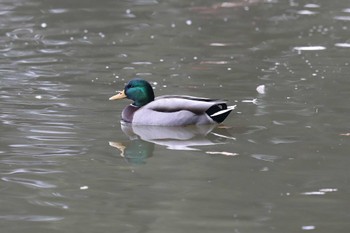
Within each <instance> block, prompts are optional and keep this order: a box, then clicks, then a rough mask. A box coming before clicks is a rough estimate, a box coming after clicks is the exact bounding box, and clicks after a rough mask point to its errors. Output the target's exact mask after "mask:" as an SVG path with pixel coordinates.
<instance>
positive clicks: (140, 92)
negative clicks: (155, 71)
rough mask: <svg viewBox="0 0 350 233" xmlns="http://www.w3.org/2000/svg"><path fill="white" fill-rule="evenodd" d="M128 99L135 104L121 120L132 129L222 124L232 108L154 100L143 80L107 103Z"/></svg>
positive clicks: (180, 98) (197, 100)
mask: <svg viewBox="0 0 350 233" xmlns="http://www.w3.org/2000/svg"><path fill="white" fill-rule="evenodd" d="M124 98H128V99H131V100H133V101H134V102H133V103H132V104H130V105H128V106H126V107H125V108H124V110H123V112H122V120H123V121H124V122H127V123H131V124H135V125H160V126H185V125H202V124H215V123H221V122H223V121H224V120H225V118H226V117H227V116H228V115H229V114H230V112H231V111H232V110H233V109H234V108H235V106H227V104H226V101H224V100H218V99H209V98H201V97H194V96H187V95H163V96H159V97H157V98H155V97H154V92H153V88H152V86H151V85H150V84H149V83H148V82H147V81H146V80H143V79H138V78H137V79H132V80H130V81H129V82H128V83H127V84H126V86H125V87H124V90H122V91H120V92H119V93H118V94H117V95H114V96H112V97H110V98H109V100H118V99H124Z"/></svg>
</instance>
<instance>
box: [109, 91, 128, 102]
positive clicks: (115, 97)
mask: <svg viewBox="0 0 350 233" xmlns="http://www.w3.org/2000/svg"><path fill="white" fill-rule="evenodd" d="M124 98H126V95H125V92H124V90H123V91H120V92H119V93H118V94H116V95H114V96H112V97H111V98H109V100H120V99H124Z"/></svg>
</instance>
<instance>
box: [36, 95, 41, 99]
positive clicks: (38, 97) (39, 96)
mask: <svg viewBox="0 0 350 233" xmlns="http://www.w3.org/2000/svg"><path fill="white" fill-rule="evenodd" d="M42 98H43V97H42V96H41V95H36V96H35V99H38V100H41V99H42Z"/></svg>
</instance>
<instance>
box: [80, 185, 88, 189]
mask: <svg viewBox="0 0 350 233" xmlns="http://www.w3.org/2000/svg"><path fill="white" fill-rule="evenodd" d="M88 188H89V187H88V186H81V187H80V190H87V189H88Z"/></svg>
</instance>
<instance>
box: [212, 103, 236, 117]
mask: <svg viewBox="0 0 350 233" xmlns="http://www.w3.org/2000/svg"><path fill="white" fill-rule="evenodd" d="M236 106H237V105H233V106H227V109H224V110H221V111H218V112H216V113H213V114H211V115H210V117H215V116H219V115H221V114H224V113H225V112H229V111H232V110H233V109H235V108H236Z"/></svg>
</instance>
